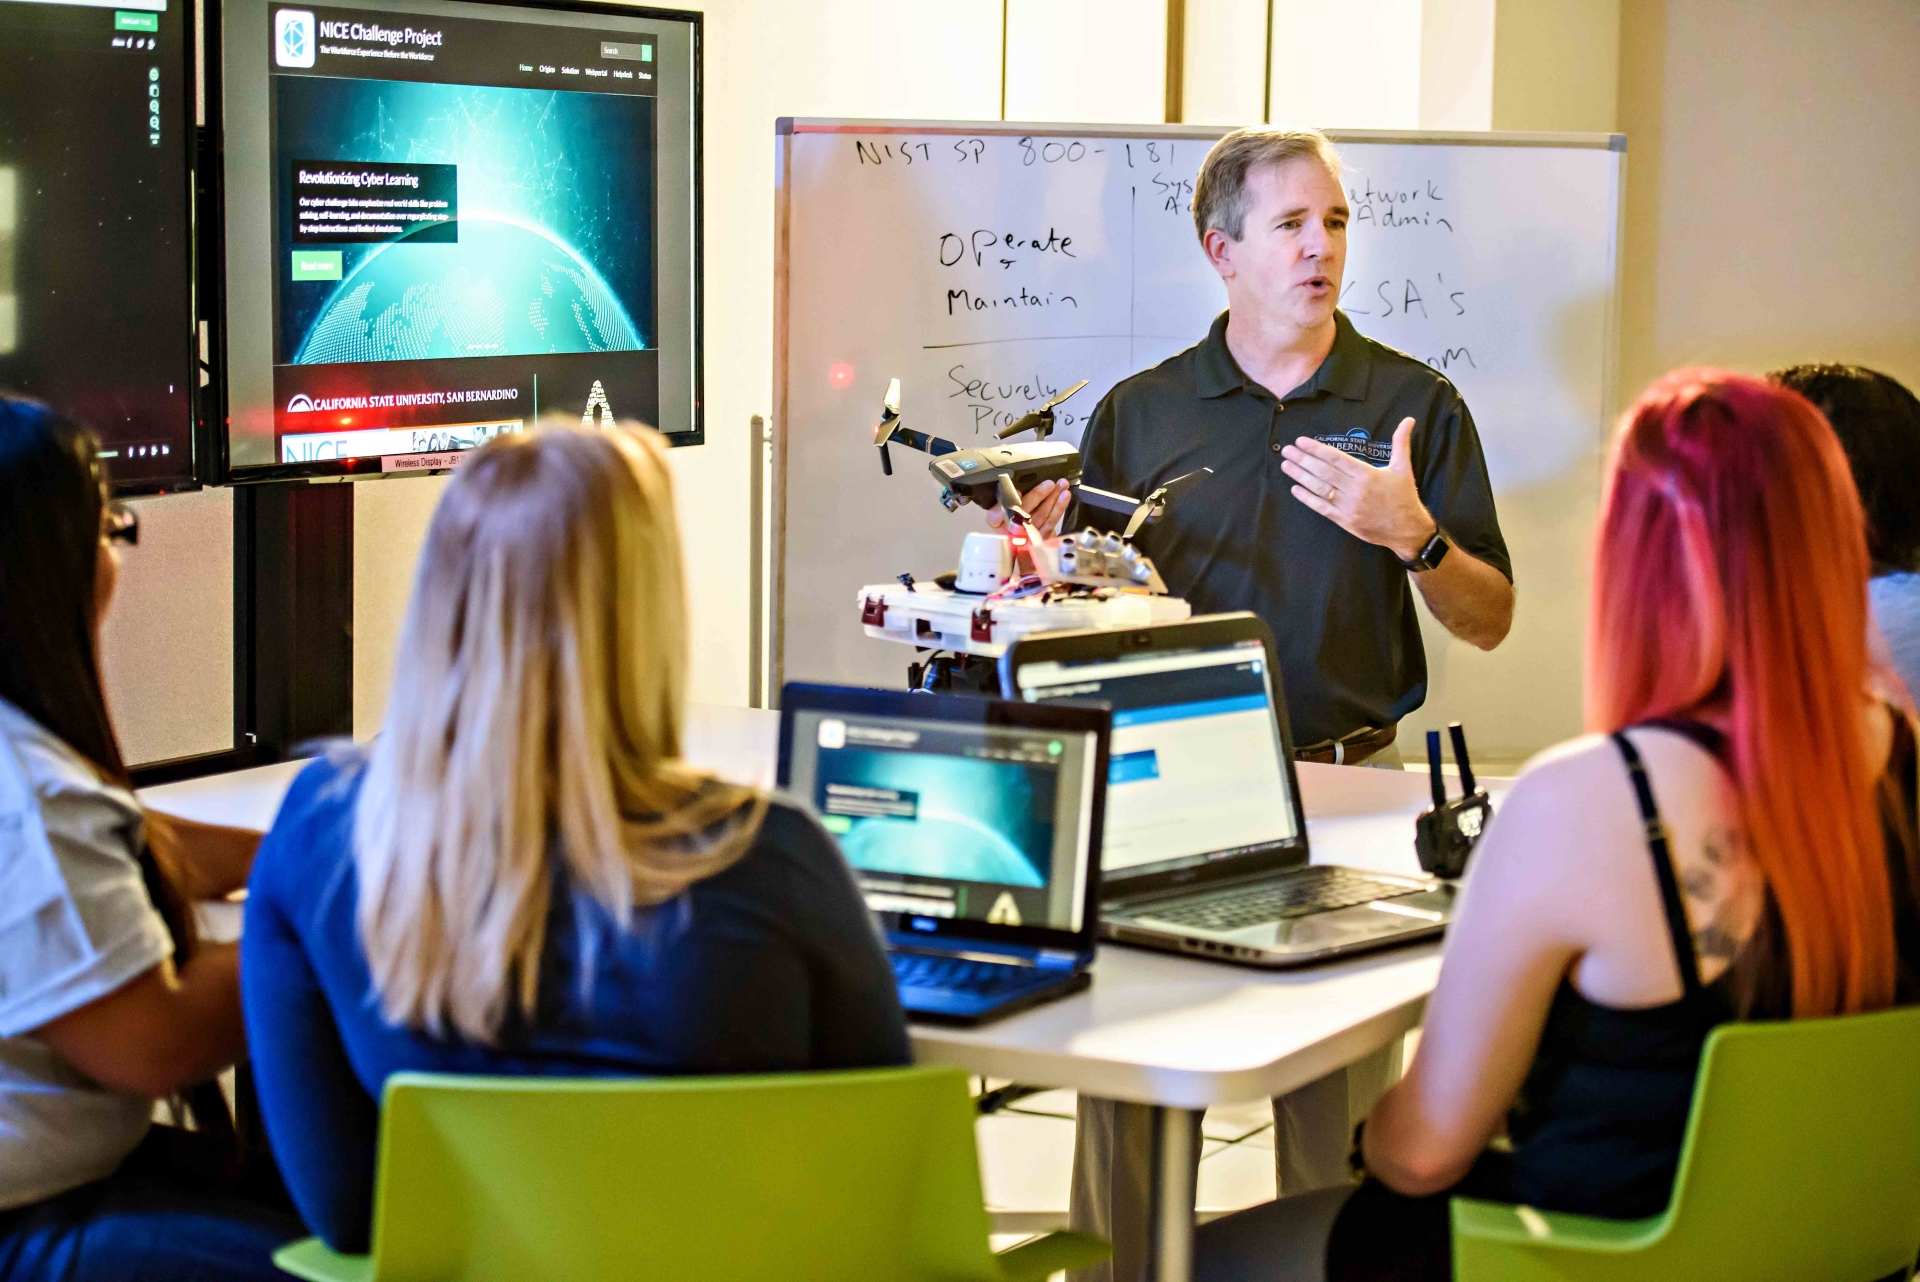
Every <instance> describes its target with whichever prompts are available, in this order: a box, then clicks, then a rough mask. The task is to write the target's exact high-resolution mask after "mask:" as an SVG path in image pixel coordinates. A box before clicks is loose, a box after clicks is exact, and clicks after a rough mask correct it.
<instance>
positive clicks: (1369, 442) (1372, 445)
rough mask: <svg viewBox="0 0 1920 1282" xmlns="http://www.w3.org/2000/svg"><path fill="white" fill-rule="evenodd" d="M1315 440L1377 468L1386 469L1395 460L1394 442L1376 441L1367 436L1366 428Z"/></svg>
mask: <svg viewBox="0 0 1920 1282" xmlns="http://www.w3.org/2000/svg"><path fill="white" fill-rule="evenodd" d="M1313 439H1314V440H1316V441H1319V442H1320V443H1321V444H1322V445H1331V446H1333V448H1334V449H1336V450H1339V451H1340V452H1341V453H1343V454H1351V455H1353V456H1354V457H1355V458H1357V459H1365V460H1366V461H1367V462H1369V463H1371V464H1373V465H1374V466H1375V467H1385V466H1386V465H1387V463H1388V461H1389V460H1391V459H1392V458H1393V442H1392V441H1376V440H1374V439H1373V437H1371V436H1369V435H1367V429H1366V428H1364V427H1350V428H1348V429H1347V430H1346V431H1345V432H1341V433H1337V434H1334V433H1330V434H1328V435H1326V436H1316V437H1314V438H1313Z"/></svg>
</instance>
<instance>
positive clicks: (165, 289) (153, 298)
mask: <svg viewBox="0 0 1920 1282" xmlns="http://www.w3.org/2000/svg"><path fill="white" fill-rule="evenodd" d="M191 8H192V0H84V2H83V0H73V2H71V3H67V2H62V0H0V389H4V390H6V391H11V392H19V393H25V394H26V395H29V396H35V397H38V398H40V399H41V400H44V401H47V402H48V403H50V404H52V405H53V406H55V407H56V408H57V409H59V410H61V411H62V412H64V413H66V414H69V415H71V416H72V417H74V418H76V419H78V420H80V421H82V422H84V423H86V424H88V425H89V426H91V427H92V428H93V429H94V430H95V431H96V432H98V433H99V434H100V437H101V439H102V445H103V450H102V452H103V453H104V454H105V455H106V456H107V459H108V472H109V474H110V475H111V476H112V477H113V480H114V484H115V487H116V488H117V489H119V490H121V491H123V492H151V491H157V490H168V489H178V488H182V487H185V486H189V485H191V484H193V478H194V474H195V472H194V430H193V424H194V412H195V406H196V405H197V403H198V394H197V393H198V387H199V366H198V363H197V362H198V347H197V338H196V327H195V322H194V299H193V230H192V229H193V217H192V215H193V204H192V192H193V156H194V149H195V134H194V99H193V80H192V74H191V66H192V64H191V61H190V57H191V53H192V49H191V43H192V42H191V36H190V29H189V23H188V10H190V9H191Z"/></svg>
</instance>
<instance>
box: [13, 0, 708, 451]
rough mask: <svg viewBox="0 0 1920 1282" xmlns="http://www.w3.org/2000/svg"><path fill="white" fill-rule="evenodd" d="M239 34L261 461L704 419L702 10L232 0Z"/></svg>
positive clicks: (460, 446) (238, 340) (244, 340)
mask: <svg viewBox="0 0 1920 1282" xmlns="http://www.w3.org/2000/svg"><path fill="white" fill-rule="evenodd" d="M0 2H4V0H0ZM222 50H223V59H224V63H225V74H224V78H223V116H224V137H223V140H222V145H223V148H224V176H225V198H226V355H227V360H226V369H227V378H228V397H229V401H228V451H229V453H228V462H229V466H230V468H231V474H232V476H233V479H235V480H250V479H252V480H267V479H274V478H279V477H294V476H312V475H326V474H341V473H349V474H351V473H356V472H380V471H387V472H391V471H403V472H406V471H412V472H425V471H435V470H439V469H442V468H445V467H448V466H450V465H451V464H452V463H453V462H455V461H457V457H458V454H459V452H460V451H462V450H466V449H471V448H473V447H475V446H477V445H479V444H481V443H483V442H484V441H486V440H488V439H490V438H491V437H493V436H495V435H497V434H499V433H501V432H509V431H517V430H519V429H521V428H522V427H525V426H527V425H530V424H531V423H532V422H533V421H534V420H535V419H536V418H538V417H541V416H545V415H551V414H563V415H566V416H569V417H580V418H583V419H585V420H587V421H591V422H611V421H613V420H615V419H622V420H624V419H637V420H639V421H641V422H645V423H649V424H652V425H654V426H656V427H658V428H660V429H661V430H662V431H664V432H666V433H668V434H669V435H670V436H671V437H672V438H674V439H675V440H676V441H679V442H682V443H694V442H698V441H699V440H700V439H701V434H702V423H701V414H700V344H699V324H700V317H699V289H698V281H699V279H700V276H699V265H700V256H699V236H698V231H699V207H698V202H699V162H700V153H699V137H700V133H699V128H700V126H699V120H700V117H699V95H700V18H699V15H698V14H692V13H676V12H668V11H660V10H649V9H638V8H629V7H625V6H605V5H586V4H570V5H565V6H559V5H555V6H552V7H542V6H537V5H509V4H491V3H473V2H467V0H368V2H367V3H362V4H358V5H355V6H354V7H350V8H335V7H328V6H319V5H300V4H286V3H278V2H276V0H226V3H225V5H224V31H223V35H222Z"/></svg>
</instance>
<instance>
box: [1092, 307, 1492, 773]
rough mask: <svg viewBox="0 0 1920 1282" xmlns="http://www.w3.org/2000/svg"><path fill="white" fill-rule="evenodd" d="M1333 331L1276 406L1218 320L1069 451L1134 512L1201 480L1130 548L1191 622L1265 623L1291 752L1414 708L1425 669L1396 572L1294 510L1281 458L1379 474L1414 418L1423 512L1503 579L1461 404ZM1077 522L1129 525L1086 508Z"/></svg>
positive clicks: (1404, 366) (1349, 327) (1145, 377)
mask: <svg viewBox="0 0 1920 1282" xmlns="http://www.w3.org/2000/svg"><path fill="white" fill-rule="evenodd" d="M1334 323H1335V327H1336V332H1335V335H1334V340H1333V350H1332V351H1331V352H1329V353H1328V354H1327V359H1326V360H1324V361H1322V362H1321V364H1320V368H1319V369H1318V370H1316V371H1315V372H1314V375H1313V377H1312V378H1310V379H1308V380H1307V381H1306V382H1305V383H1304V384H1302V385H1301V386H1299V387H1296V388H1294V389H1293V390H1292V391H1290V392H1288V393H1287V394H1286V395H1285V396H1279V397H1276V396H1275V395H1274V394H1273V393H1272V392H1270V391H1268V390H1267V389H1266V388H1264V387H1262V386H1260V385H1259V384H1258V383H1256V382H1254V381H1253V380H1252V379H1251V378H1249V377H1247V375H1246V374H1245V373H1244V372H1242V371H1241V369H1240V366H1239V363H1238V362H1236V361H1235V360H1234V359H1233V355H1232V353H1231V352H1229V351H1228V350H1227V337H1226V335H1227V313H1225V312H1222V313H1220V317H1219V319H1218V320H1216V321H1214V323H1213V329H1212V330H1211V331H1210V332H1209V333H1208V334H1207V336H1206V338H1205V339H1203V340H1202V341H1201V342H1199V343H1198V344H1196V345H1195V346H1193V347H1190V348H1188V349H1187V350H1186V351H1184V352H1181V353H1180V354H1179V355H1178V356H1175V357H1172V358H1171V359H1169V360H1167V361H1164V362H1162V363H1161V364H1159V365H1156V366H1155V367H1154V368H1152V369H1150V370H1146V371H1144V372H1142V373H1139V374H1135V375H1134V376H1133V377H1132V378H1129V379H1127V380H1125V381H1124V382H1121V383H1119V384H1117V385H1116V386H1115V387H1114V389H1113V390H1112V391H1111V392H1109V393H1107V396H1106V399H1105V400H1103V401H1101V402H1100V405H1099V407H1098V408H1097V409H1095V410H1094V413H1093V421H1092V422H1091V423H1090V424H1089V425H1088V427H1087V431H1086V435H1085V437H1084V438H1083V439H1082V441H1081V445H1080V450H1081V455H1082V458H1083V467H1084V479H1085V481H1086V483H1087V484H1088V485H1093V486H1097V487H1098V488H1100V489H1103V490H1113V491H1117V492H1118V493H1121V494H1131V495H1134V496H1136V497H1141V496H1145V495H1146V494H1147V493H1148V492H1149V491H1150V490H1152V489H1153V487H1154V486H1156V485H1159V484H1161V483H1162V482H1164V481H1167V480H1169V479H1171V478H1173V477H1175V476H1178V475H1180V474H1181V473H1182V472H1190V471H1192V470H1193V469H1194V468H1197V467H1210V468H1212V469H1213V475H1212V476H1210V477H1206V478H1205V479H1203V480H1200V481H1196V482H1194V483H1193V484H1192V486H1191V487H1190V488H1187V489H1184V490H1182V492H1181V493H1180V494H1179V496H1178V497H1177V498H1176V499H1175V500H1174V502H1173V503H1172V504H1171V505H1170V506H1169V507H1168V509H1167V514H1166V515H1165V516H1164V517H1163V518H1161V520H1160V521H1159V522H1157V523H1155V524H1153V525H1150V526H1147V527H1146V528H1145V529H1143V530H1142V531H1141V532H1140V535H1139V537H1138V539H1137V540H1136V541H1137V542H1138V543H1139V544H1140V546H1141V548H1142V549H1143V550H1144V551H1145V552H1146V553H1147V554H1148V555H1149V556H1151V557H1152V558H1153V560H1154V563H1155V564H1156V565H1158V566H1159V568H1160V573H1161V575H1162V577H1164V578H1165V579H1166V581H1167V586H1168V588H1169V589H1170V590H1171V591H1173V592H1174V593H1175V594H1176V595H1178V596H1182V597H1185V598H1186V599H1187V600H1188V601H1189V602H1190V603H1191V604H1192V606H1193V610H1194V613H1195V614H1215V613H1220V612H1222V611H1227V610H1251V611H1253V612H1254V613H1255V614H1258V615H1259V616H1260V617H1261V618H1263V619H1265V620H1266V621H1267V626H1268V627H1270V628H1272V629H1273V635H1274V639H1275V640H1276V641H1277V642H1278V644H1279V648H1280V665H1281V675H1282V677H1283V679H1284V682H1285V685H1286V696H1287V710H1288V714H1289V718H1290V720H1291V721H1292V724H1293V737H1294V742H1295V743H1296V744H1298V745H1300V746H1302V747H1304V746H1306V745H1308V744H1314V743H1319V742H1322V741H1324V740H1327V739H1335V738H1340V737H1342V736H1344V735H1348V734H1351V733H1352V732H1354V731H1355V730H1359V729H1361V728H1363V727H1366V726H1383V725H1386V724H1387V723H1389V722H1392V721H1397V720H1399V719H1400V718H1401V717H1403V716H1405V715H1406V714H1407V713H1409V712H1412V711H1413V710H1414V709H1415V708H1418V707H1419V706H1420V705H1421V704H1422V703H1423V702H1425V700H1426V697H1427V656H1426V651H1425V650H1424V649H1423V648H1422V647H1421V644H1420V623H1419V619H1418V616H1417V615H1416V614H1415V613H1414V605H1413V586H1412V584H1410V583H1409V582H1408V575H1407V571H1406V569H1405V568H1404V567H1403V566H1401V564H1400V561H1399V559H1398V558H1397V557H1395V556H1394V554H1393V553H1392V552H1389V551H1388V550H1387V549H1386V548H1383V547H1378V546H1376V545H1374V544H1371V543H1366V542H1363V541H1362V540H1360V539H1357V538H1355V537H1353V536H1352V535H1351V534H1348V533H1347V532H1346V531H1345V530H1343V529H1341V528H1340V527H1339V526H1337V525H1335V524H1334V523H1333V522H1332V521H1329V520H1328V519H1327V518H1326V517H1324V516H1321V515H1320V514H1319V513H1318V512H1315V511H1313V510H1312V509H1311V508H1309V507H1307V506H1306V505H1305V504H1304V503H1302V502H1300V500H1298V499H1296V498H1294V497H1293V493H1292V489H1293V481H1292V480H1291V479H1290V478H1289V477H1288V476H1287V474H1286V473H1285V472H1283V471H1281V470H1280V447H1281V446H1283V445H1286V444H1288V443H1290V442H1291V441H1293V440H1294V439H1295V438H1296V437H1300V436H1309V437H1314V438H1316V439H1318V440H1322V441H1325V442H1326V443H1327V444H1329V445H1333V446H1335V447H1337V448H1339V449H1341V450H1344V451H1345V452H1346V453H1348V454H1351V455H1353V456H1354V457H1356V458H1361V459H1365V460H1366V461H1367V462H1369V463H1371V464H1374V465H1375V466H1377V467H1384V466H1386V462H1387V458H1388V455H1389V453H1390V451H1391V449H1392V445H1393V429H1394V428H1395V427H1396V426H1397V425H1398V424H1399V422H1400V420H1401V419H1403V418H1407V417H1409V416H1411V417H1412V418H1413V420H1414V422H1415V423H1417V424H1418V427H1416V428H1415V430H1414V434H1413V447H1412V448H1413V471H1414V477H1415V481H1416V484H1417V485H1418V487H1419V490H1420V498H1421V500H1422V501H1423V502H1425V504H1426V505H1427V509H1428V510H1429V511H1431V512H1432V513H1433V515H1434V519H1435V520H1437V521H1438V522H1439V523H1440V526H1441V528H1442V529H1444V530H1445V531H1446V532H1447V535H1448V537H1449V538H1450V539H1451V540H1452V541H1453V543H1454V545H1455V546H1456V547H1460V548H1464V549H1465V550H1467V551H1468V552H1471V553H1472V554H1473V555H1474V556H1476V557H1478V558H1479V559H1480V560H1482V561H1485V562H1487V563H1488V564H1490V565H1492V566H1494V567H1496V568H1497V569H1498V570H1499V571H1500V572H1501V573H1502V574H1504V575H1506V576H1507V577H1508V578H1509V579H1511V578H1512V577H1513V567H1512V562H1511V561H1510V560H1509V559H1508V557H1507V545H1506V541H1505V540H1504V539H1503V538H1501V536H1500V522H1499V519H1498V518H1497V517H1496V516H1495V514H1494V509H1493V488H1492V486H1491V485H1489V484H1488V481H1487V465H1486V460H1485V458H1484V457H1482V455H1481V453H1480V437H1479V434H1478V433H1476V432H1475V431H1474V427H1473V417H1472V416H1471V415H1470V414H1468V413H1467V406H1466V402H1465V401H1463V400H1461V398H1460V393H1459V391H1457V390H1456V389H1455V388H1454V386H1453V384H1452V383H1450V382H1448V381H1447V379H1446V378H1445V377H1444V376H1443V375H1441V374H1440V373H1438V372H1437V371H1435V370H1433V369H1431V368H1430V367H1428V366H1427V365H1424V364H1422V363H1421V362H1420V361H1417V360H1415V359H1414V358H1413V357H1411V356H1408V355H1406V354H1404V353H1402V352H1397V351H1395V350H1394V349H1392V348H1391V347H1387V346H1385V345H1383V344H1381V343H1376V342H1374V341H1373V340H1372V339H1370V338H1367V337H1366V336H1365V335H1363V334H1361V333H1360V332H1359V331H1358V330H1356V329H1354V327H1353V324H1352V322H1351V321H1349V320H1348V319H1347V318H1346V316H1345V314H1344V313H1338V312H1336V313H1335V316H1334ZM1078 519H1080V520H1084V521H1086V522H1088V523H1090V524H1093V525H1096V526H1099V527H1101V528H1115V529H1117V528H1120V526H1121V525H1122V524H1123V523H1124V518H1123V517H1115V516H1112V515H1110V514H1108V513H1105V512H1102V511H1099V510H1098V509H1095V508H1092V507H1089V506H1086V505H1081V506H1080V511H1079V517H1078Z"/></svg>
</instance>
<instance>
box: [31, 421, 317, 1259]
mask: <svg viewBox="0 0 1920 1282" xmlns="http://www.w3.org/2000/svg"><path fill="white" fill-rule="evenodd" d="M122 530H123V527H122V526H121V525H120V523H119V522H118V521H116V520H115V519H114V517H113V515H112V513H111V512H110V510H109V508H108V505H107V502H106V495H105V489H104V485H103V480H102V477H101V474H100V465H99V461H98V450H97V446H96V443H95V442H94V439H93V437H92V436H91V435H90V434H89V433H87V432H86V431H85V430H84V429H82V428H80V427H77V426H76V425H74V424H73V423H71V422H68V421H66V420H64V419H62V418H60V417H59V416H58V415H56V414H54V413H53V412H51V411H50V410H48V409H47V408H46V407H45V406H43V405H40V404H38V403H36V402H33V401H26V400H21V399H17V398H13V397H8V396H4V395H0V1282H10V1280H12V1279H26V1278H33V1279H59V1280H60V1282H91V1280H92V1279H101V1280H102V1282H105V1280H106V1279H113V1280H114V1282H139V1280H141V1279H148V1278H151V1279H155V1280H156V1282H158V1280H159V1279H169V1280H173V1282H200V1280H205V1282H225V1280H226V1279H253V1278H261V1279H265V1278H274V1277H279V1276H281V1275H280V1274H279V1273H278V1272H277V1270H275V1269H274V1267H273V1265H272V1261H271V1259H270V1256H271V1253H272V1251H273V1249H274V1248H275V1247H276V1246H277V1245H279V1244H280V1243H282V1242H284V1241H286V1240H287V1239H288V1238H290V1237H293V1236H295V1235H297V1233H298V1232H299V1224H298V1222H297V1221H296V1220H294V1219H293V1218H292V1217H291V1216H288V1215H286V1214H284V1213H281V1212H277V1211H274V1210H272V1209H269V1208H267V1207H264V1206H261V1205H257V1204H255V1203H253V1202H250V1201H247V1200H244V1199H242V1198H240V1197H237V1196H234V1195H232V1194H229V1193H225V1192H222V1191H220V1189H219V1188H218V1187H217V1182H218V1179H219V1175H218V1172H217V1170H216V1169H215V1168H217V1167H218V1166H220V1165H221V1159H223V1158H224V1156H225V1155H224V1154H218V1153H210V1152H209V1149H210V1148H211V1147H212V1146H213V1144H214V1137H215V1136H216V1135H218V1134H219V1133H220V1131H221V1126H220V1125H219V1123H226V1125H227V1129H228V1130H229V1132H230V1122H229V1121H228V1119H227V1118H226V1116H225V1114H224V1112H219V1113H218V1116H216V1115H215V1110H218V1109H220V1108H221V1106H220V1105H219V1103H218V1096H217V1091H210V1090H209V1089H208V1087H207V1085H206V1084H207V1083H210V1082H211V1081H213V1079H214V1078H215V1077H216V1076H217V1074H219V1073H220V1071H221V1070H222V1069H224V1068H226V1067H227V1066H229V1065H231V1064H232V1063H234V1061H235V1060H236V1059H237V1058H239V1056H240V1054H241V1052H242V1050H243V1048H244V1045H245V1039H244V1035H243V1032H242V1029H241V1023H240V993H239V965H238V960H239V959H238V957H237V955H236V950H235V948H234V947H233V946H232V945H230V944H229V945H209V944H197V943H196V941H195V940H194V938H193V934H192V927H191V922H192V919H191V917H190V916H189V914H188V912H187V910H186V905H187V903H188V902H189V901H190V900H192V899H195V898H206V897H211V896H215V895H220V894H225V893H227V892H229V891H231V890H233V889H234V888H236V887H238V886H239V885H241V884H242V883H243V882H244V879H245V876H246V873H247V868H248V865H249V864H250V862H251V860H252V853H253V852H252V843H251V842H250V841H249V840H248V839H247V838H246V837H245V836H244V835H243V834H240V833H237V832H234V831H231V830H227V829H219V828H210V827H206V826H203V825H198V824H184V823H179V822H177V821H165V820H162V819H160V818H159V817H157V816H149V815H145V814H143V813H142V811H141V809H140V806H139V803H138V802H137V801H135V799H134V797H133V794H132V792H131V791H130V790H129V779H128V775H127V770H126V766H125V764H124V762H123V761H122V759H121V756H120V748H119V744H118V742H117V741H116V739H115V737H114V733H113V726H112V723H111V721H110V719H109V718H108V715H107V709H106V703H105V700H104V698H103V697H102V694H101V688H100V676H99V666H98V639H99V627H100V620H101V617H102V616H103V615H104V613H105V611H106V607H107V602H108V600H109V599H110V598H111V597H112V595H113V588H114V582H115V577H116V574H117V570H118V561H117V556H116V553H115V551H114V547H113V543H112V541H111V540H112V539H113V538H114V536H115V535H117V534H119V533H121V532H122ZM189 1095H190V1096H191V1098H192V1099H193V1103H194V1111H195V1116H196V1118H198V1119H199V1120H200V1122H201V1128H200V1129H199V1130H198V1131H196V1132H191V1133H189V1132H185V1131H181V1130H176V1129H175V1128H172V1127H156V1126H153V1125H152V1122H151V1119H152V1116H153V1111H154V1101H155V1100H157V1099H167V1098H180V1097H186V1096H189Z"/></svg>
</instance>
